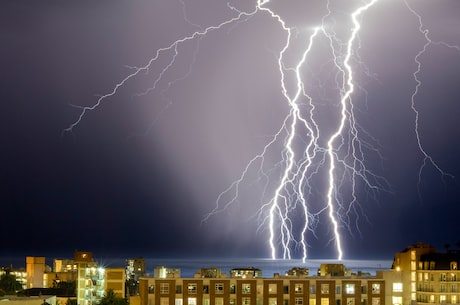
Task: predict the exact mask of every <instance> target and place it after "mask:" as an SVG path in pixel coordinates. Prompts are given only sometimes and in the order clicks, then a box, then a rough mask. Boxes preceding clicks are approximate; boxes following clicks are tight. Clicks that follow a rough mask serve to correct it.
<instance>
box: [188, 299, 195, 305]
mask: <svg viewBox="0 0 460 305" xmlns="http://www.w3.org/2000/svg"><path fill="white" fill-rule="evenodd" d="M188 305H196V298H188Z"/></svg>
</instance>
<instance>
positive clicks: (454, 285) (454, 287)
mask: <svg viewBox="0 0 460 305" xmlns="http://www.w3.org/2000/svg"><path fill="white" fill-rule="evenodd" d="M450 291H451V292H457V284H452V285H451V286H450Z"/></svg>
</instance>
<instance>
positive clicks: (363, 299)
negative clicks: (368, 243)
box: [139, 277, 391, 305]
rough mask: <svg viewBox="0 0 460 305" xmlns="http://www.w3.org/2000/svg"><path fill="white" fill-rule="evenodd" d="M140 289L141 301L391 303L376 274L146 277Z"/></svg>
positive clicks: (190, 304) (159, 304) (165, 304)
mask: <svg viewBox="0 0 460 305" xmlns="http://www.w3.org/2000/svg"><path fill="white" fill-rule="evenodd" d="M166 286H167V287H168V288H167V289H165V287H166ZM139 291H140V294H139V304H140V305H195V304H196V305H353V304H354V305H391V304H390V303H387V298H386V297H385V281H384V279H379V278H377V277H366V278H352V277H339V278H324V277H311V278H304V277H302V278H296V277H274V278H257V279H245V278H226V277H223V278H212V279H208V278H171V279H158V278H145V277H144V278H141V279H140V283H139ZM390 300H391V298H390Z"/></svg>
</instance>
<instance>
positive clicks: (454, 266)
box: [450, 262, 457, 270]
mask: <svg viewBox="0 0 460 305" xmlns="http://www.w3.org/2000/svg"><path fill="white" fill-rule="evenodd" d="M450 270H457V262H450Z"/></svg>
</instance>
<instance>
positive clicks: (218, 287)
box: [216, 283, 224, 294]
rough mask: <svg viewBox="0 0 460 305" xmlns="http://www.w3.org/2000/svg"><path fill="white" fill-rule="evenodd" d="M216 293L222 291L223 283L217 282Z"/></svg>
mask: <svg viewBox="0 0 460 305" xmlns="http://www.w3.org/2000/svg"><path fill="white" fill-rule="evenodd" d="M216 293H219V294H221V293H224V284H223V283H217V284H216Z"/></svg>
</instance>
